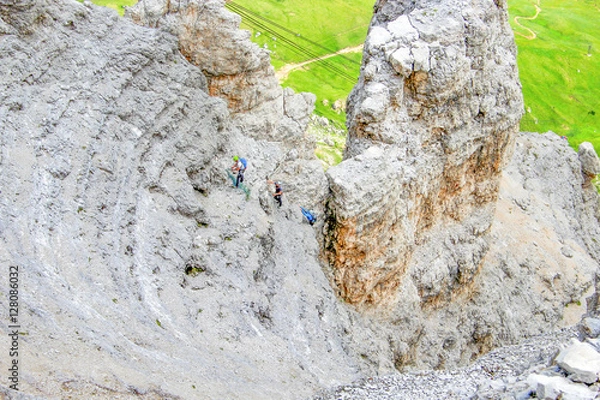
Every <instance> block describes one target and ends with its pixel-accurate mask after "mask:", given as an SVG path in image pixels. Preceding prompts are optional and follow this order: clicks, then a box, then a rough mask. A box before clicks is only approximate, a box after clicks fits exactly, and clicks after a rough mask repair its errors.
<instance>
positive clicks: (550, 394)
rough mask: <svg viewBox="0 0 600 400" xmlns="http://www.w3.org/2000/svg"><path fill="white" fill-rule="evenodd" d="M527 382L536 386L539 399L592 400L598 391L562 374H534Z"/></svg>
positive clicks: (533, 386) (536, 394)
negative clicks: (572, 380)
mask: <svg viewBox="0 0 600 400" xmlns="http://www.w3.org/2000/svg"><path fill="white" fill-rule="evenodd" d="M527 383H528V384H529V385H530V386H531V387H532V388H534V390H535V396H536V398H538V399H548V400H554V399H569V400H592V399H593V398H594V397H595V396H596V393H595V392H594V391H592V390H590V389H588V388H587V386H585V385H578V384H575V383H573V382H571V381H570V380H568V379H567V378H564V377H562V376H545V375H537V374H533V375H530V376H529V377H528V378H527Z"/></svg>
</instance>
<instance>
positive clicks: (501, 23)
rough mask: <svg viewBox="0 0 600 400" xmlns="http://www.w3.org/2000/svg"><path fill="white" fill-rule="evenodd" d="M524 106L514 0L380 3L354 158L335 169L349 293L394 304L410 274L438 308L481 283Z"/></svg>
mask: <svg viewBox="0 0 600 400" xmlns="http://www.w3.org/2000/svg"><path fill="white" fill-rule="evenodd" d="M522 108H523V104H522V95H521V90H520V83H519V81H518V73H517V65H516V48H515V45H514V41H513V38H512V31H511V29H510V26H509V25H508V17H507V11H506V3H505V2H492V1H487V0H486V1H480V2H467V1H434V2H429V3H413V2H409V1H402V0H393V1H380V2H378V3H377V4H376V6H375V15H374V17H373V21H372V24H371V26H370V29H369V33H368V36H367V39H366V42H365V49H364V53H363V63H362V68H361V75H360V78H359V82H358V84H357V85H356V86H355V88H354V90H353V92H352V93H351V95H350V97H349V99H348V131H349V132H348V142H347V148H346V153H345V161H344V162H342V163H341V164H340V165H338V166H336V167H334V168H332V169H330V170H329V171H328V177H329V180H330V185H331V188H332V189H331V190H332V201H330V203H329V210H328V212H329V213H330V214H331V215H332V216H335V224H332V225H331V226H330V227H329V232H328V245H327V248H328V249H329V251H328V255H329V259H330V263H331V264H332V265H333V268H334V280H335V284H336V286H337V288H338V291H339V293H340V295H341V296H342V297H343V298H344V299H346V301H348V302H350V303H352V304H355V305H357V307H359V308H369V307H371V306H373V307H378V306H380V305H382V306H383V307H384V308H385V307H387V304H388V303H390V302H392V303H393V301H394V300H393V298H394V297H395V296H397V293H398V292H399V288H401V287H402V286H403V285H404V283H403V282H405V281H406V280H411V281H412V282H414V283H415V285H416V287H415V289H416V290H417V292H418V295H419V298H420V300H419V301H420V302H422V303H423V305H425V306H426V305H437V304H443V303H446V302H448V301H449V300H450V299H451V298H452V297H453V296H454V295H455V293H456V292H458V291H460V290H462V289H461V288H463V287H465V286H467V285H469V284H470V283H471V282H472V281H473V279H474V277H475V275H476V273H477V271H478V269H479V267H480V264H481V262H482V261H483V257H484V256H485V254H486V251H487V244H486V243H485V239H484V235H485V233H486V232H487V231H488V229H489V228H490V225H491V221H492V216H493V212H494V203H495V201H496V198H497V193H498V184H499V178H500V170H501V168H502V166H504V165H505V163H506V161H507V160H508V159H510V156H511V154H512V149H513V145H514V135H515V134H516V133H517V130H518V122H519V119H520V117H521V114H522ZM357 171H368V173H361V174H357ZM440 243H446V245H445V246H440ZM411 270H419V272H417V273H415V274H413V275H412V276H411ZM400 291H401V290H400Z"/></svg>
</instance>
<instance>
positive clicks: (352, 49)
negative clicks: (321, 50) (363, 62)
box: [275, 44, 363, 82]
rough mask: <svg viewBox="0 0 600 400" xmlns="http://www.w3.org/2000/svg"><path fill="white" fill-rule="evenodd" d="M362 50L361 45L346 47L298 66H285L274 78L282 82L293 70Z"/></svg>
mask: <svg viewBox="0 0 600 400" xmlns="http://www.w3.org/2000/svg"><path fill="white" fill-rule="evenodd" d="M362 49H363V45H362V44H361V45H358V46H355V47H346V48H344V49H341V50H338V51H336V52H335V53H331V54H326V55H324V56H321V57H315V58H311V59H310V60H306V61H302V62H301V63H298V64H286V65H284V66H283V67H282V68H281V69H280V70H279V71H277V72H275V76H276V77H277V79H278V80H279V82H282V81H283V80H285V79H286V78H287V77H288V75H289V74H290V72H292V71H293V70H295V69H298V68H302V67H304V66H305V65H308V64H311V63H314V62H317V61H321V60H326V59H328V58H331V57H335V56H337V55H339V54H347V53H358V52H359V51H362Z"/></svg>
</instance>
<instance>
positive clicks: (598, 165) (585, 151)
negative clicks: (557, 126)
mask: <svg viewBox="0 0 600 400" xmlns="http://www.w3.org/2000/svg"><path fill="white" fill-rule="evenodd" d="M578 155H579V160H581V171H582V172H583V173H584V174H586V175H589V176H590V177H593V176H596V175H598V174H600V160H599V159H598V154H596V151H594V146H593V145H592V144H591V143H590V142H583V143H581V144H580V145H579V152H578Z"/></svg>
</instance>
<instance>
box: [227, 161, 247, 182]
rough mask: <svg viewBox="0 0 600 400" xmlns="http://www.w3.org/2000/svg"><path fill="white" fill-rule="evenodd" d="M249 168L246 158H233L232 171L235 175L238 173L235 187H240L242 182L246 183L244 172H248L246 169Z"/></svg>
mask: <svg viewBox="0 0 600 400" xmlns="http://www.w3.org/2000/svg"><path fill="white" fill-rule="evenodd" d="M247 166H248V162H247V161H246V159H245V158H240V157H238V156H233V165H232V166H231V171H232V172H233V173H236V172H237V178H236V180H235V187H238V186H239V185H240V182H244V172H246V167H247Z"/></svg>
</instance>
